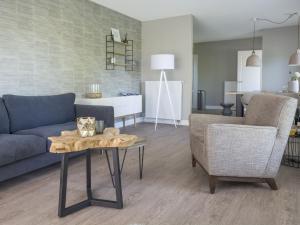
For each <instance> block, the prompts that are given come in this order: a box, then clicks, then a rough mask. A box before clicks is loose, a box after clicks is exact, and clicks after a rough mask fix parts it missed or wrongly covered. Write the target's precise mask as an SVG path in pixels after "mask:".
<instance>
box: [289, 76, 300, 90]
mask: <svg viewBox="0 0 300 225" xmlns="http://www.w3.org/2000/svg"><path fill="white" fill-rule="evenodd" d="M299 78H300V73H298V72H296V73H295V74H294V75H293V76H292V77H291V80H290V81H289V82H288V91H289V92H293V93H298V92H299Z"/></svg>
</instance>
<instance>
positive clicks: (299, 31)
mask: <svg viewBox="0 0 300 225" xmlns="http://www.w3.org/2000/svg"><path fill="white" fill-rule="evenodd" d="M299 36H300V16H298V49H300V37H299Z"/></svg>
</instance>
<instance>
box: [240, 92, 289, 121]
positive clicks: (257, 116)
mask: <svg viewBox="0 0 300 225" xmlns="http://www.w3.org/2000/svg"><path fill="white" fill-rule="evenodd" d="M286 102H287V97H285V96H280V95H271V94H260V95H255V96H253V97H252V98H251V100H250V102H249V105H248V107H247V111H246V116H245V124H248V125H258V126H273V127H277V126H278V122H279V119H280V114H281V111H282V109H283V107H284V105H285V104H286Z"/></svg>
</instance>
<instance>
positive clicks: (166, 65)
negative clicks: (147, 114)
mask: <svg viewBox="0 0 300 225" xmlns="http://www.w3.org/2000/svg"><path fill="white" fill-rule="evenodd" d="M174 68H175V67H174V55H172V54H156V55H152V56H151V69H152V70H160V71H161V72H160V79H159V89H158V97H157V104H156V116H155V130H156V128H157V119H158V113H159V105H160V95H161V86H162V83H164V84H165V87H166V91H167V94H168V98H169V102H170V108H171V113H172V116H173V121H174V125H175V127H177V126H176V118H175V113H174V108H173V102H172V99H171V96H170V90H169V85H168V80H167V76H166V72H165V70H174Z"/></svg>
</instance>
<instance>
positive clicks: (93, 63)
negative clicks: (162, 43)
mask: <svg viewBox="0 0 300 225" xmlns="http://www.w3.org/2000/svg"><path fill="white" fill-rule="evenodd" d="M111 27H114V28H118V29H119V30H120V31H121V33H122V32H127V33H128V38H129V39H133V40H134V50H135V51H134V55H135V57H134V59H135V60H137V61H138V63H137V66H136V70H135V71H134V72H126V71H124V69H120V70H115V71H106V70H105V35H106V34H109V33H110V28H111ZM140 58H141V23H140V22H139V21H137V20H134V19H132V18H129V17H127V16H124V15H122V14H119V13H117V12H115V11H112V10H110V9H108V8H105V7H102V6H100V5H97V4H95V3H92V2H90V1H88V0H0V95H2V94H5V93H11V94H22V95H48V94H56V93H63V92H75V93H76V94H77V95H82V94H83V93H84V92H85V89H86V85H87V84H88V83H93V82H101V83H102V85H101V86H102V87H101V88H102V91H103V94H104V95H105V96H115V95H118V93H119V92H120V91H131V92H139V91H140V73H141V72H140V66H139V64H140V63H139V62H140Z"/></svg>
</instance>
